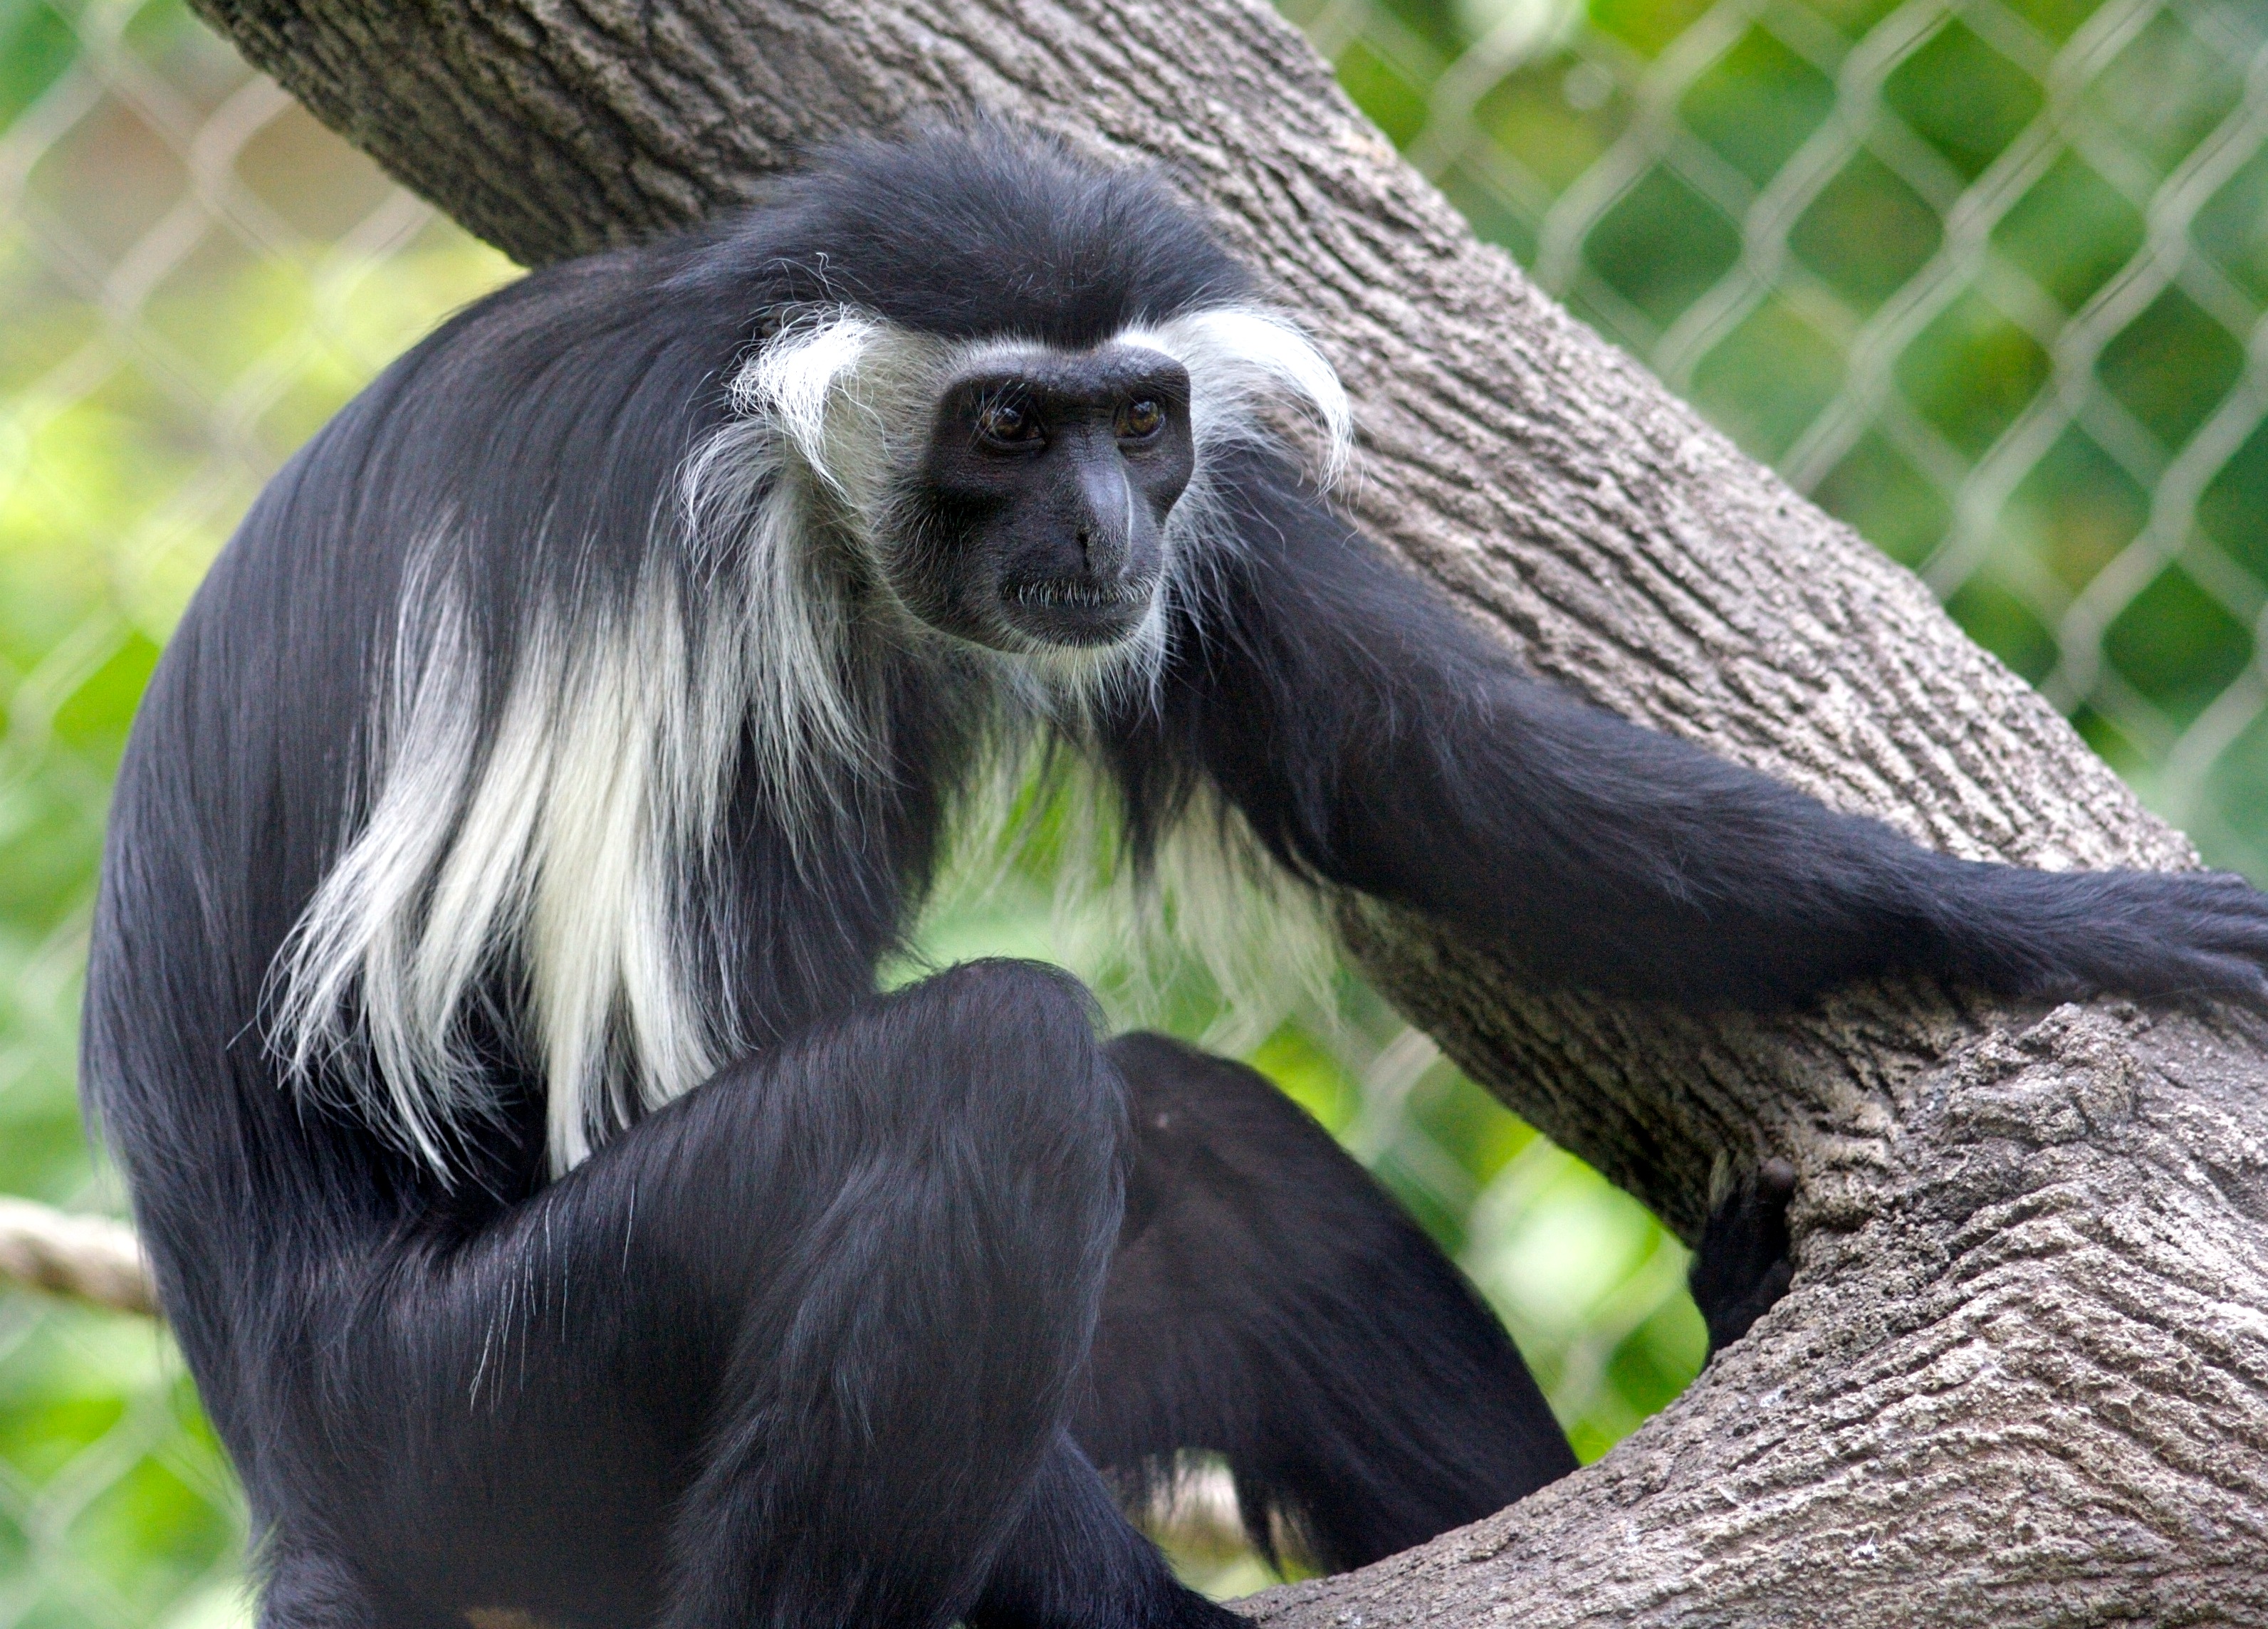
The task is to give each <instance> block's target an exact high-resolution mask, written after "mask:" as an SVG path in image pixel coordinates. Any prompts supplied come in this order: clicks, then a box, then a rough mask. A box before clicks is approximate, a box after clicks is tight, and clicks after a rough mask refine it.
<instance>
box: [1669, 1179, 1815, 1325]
mask: <svg viewBox="0 0 2268 1629" xmlns="http://www.w3.org/2000/svg"><path fill="white" fill-rule="evenodd" d="M1794 1197H1795V1167H1794V1166H1793V1165H1791V1164H1789V1163H1787V1162H1786V1160H1783V1159H1769V1160H1766V1161H1765V1162H1764V1163H1763V1164H1762V1165H1760V1166H1757V1167H1756V1168H1755V1169H1754V1170H1744V1171H1742V1173H1741V1174H1740V1175H1739V1176H1738V1177H1736V1178H1734V1181H1733V1184H1732V1185H1731V1186H1730V1187H1729V1188H1728V1189H1727V1191H1726V1192H1725V1194H1724V1196H1723V1197H1722V1198H1720V1199H1719V1200H1718V1201H1717V1202H1716V1204H1715V1205H1714V1206H1713V1207H1711V1209H1710V1212H1709V1220H1708V1222H1707V1223H1706V1224H1705V1226H1704V1227H1703V1228H1702V1229H1701V1245H1700V1248H1699V1249H1698V1250H1697V1251H1695V1252H1694V1255H1693V1266H1691V1268H1690V1270H1689V1271H1688V1273H1687V1275H1686V1282H1687V1284H1688V1285H1689V1286H1690V1288H1691V1289H1692V1291H1693V1303H1694V1305H1696V1306H1697V1307H1699V1308H1700V1309H1701V1317H1702V1318H1703V1320H1704V1321H1705V1322H1706V1323H1707V1324H1708V1325H1709V1355H1710V1356H1711V1357H1712V1358H1714V1357H1715V1356H1716V1355H1717V1354H1719V1352H1721V1351H1723V1350H1724V1349H1725V1348H1726V1347H1727V1346H1730V1345H1732V1344H1733V1342H1734V1341H1736V1340H1738V1339H1740V1338H1741V1337H1742V1336H1743V1335H1745V1334H1747V1333H1748V1332H1749V1325H1750V1324H1754V1323H1755V1322H1756V1320H1757V1319H1758V1318H1760V1317H1763V1316H1764V1313H1765V1312H1766V1311H1767V1310H1770V1308H1771V1304H1772V1302H1775V1301H1778V1299H1779V1298H1780V1297H1781V1296H1782V1295H1786V1294H1787V1287H1788V1282H1789V1280H1791V1279H1793V1277H1794V1276H1795V1264H1794V1263H1793V1261H1791V1260H1789V1258H1788V1253H1787V1251H1788V1238H1787V1203H1788V1201H1789V1200H1791V1199H1793V1198H1794Z"/></svg>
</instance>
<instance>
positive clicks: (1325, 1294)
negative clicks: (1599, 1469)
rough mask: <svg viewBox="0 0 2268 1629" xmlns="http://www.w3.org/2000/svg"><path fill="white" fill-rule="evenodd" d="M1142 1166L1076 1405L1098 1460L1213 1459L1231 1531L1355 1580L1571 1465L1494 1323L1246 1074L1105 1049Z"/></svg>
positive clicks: (1381, 1195)
mask: <svg viewBox="0 0 2268 1629" xmlns="http://www.w3.org/2000/svg"><path fill="white" fill-rule="evenodd" d="M1109 1050H1110V1054H1111V1056H1112V1057H1113V1058H1114V1059H1115V1060H1116V1061H1117V1063H1118V1066H1119V1068H1121V1069H1122V1070H1123V1072H1124V1074H1125V1075H1126V1079H1127V1085H1128V1091H1129V1097H1130V1105H1131V1108H1132V1116H1133V1126H1134V1140H1135V1149H1136V1161H1135V1168H1134V1174H1133V1176H1132V1178H1131V1179H1130V1185H1129V1187H1128V1190H1127V1215H1126V1222H1125V1226H1124V1229H1123V1233H1122V1235H1121V1242H1120V1245H1119V1251H1118V1255H1117V1258H1116V1261H1115V1262H1114V1263H1113V1264H1112V1267H1111V1273H1110V1280H1109V1284H1108V1288H1107V1289H1106V1291H1105V1293H1104V1298H1103V1311H1102V1318H1101V1324H1099V1325H1098V1326H1097V1330H1096V1335H1095V1346H1094V1357H1093V1359H1092V1361H1091V1375H1092V1382H1091V1384H1090V1387H1089V1393H1088V1396H1087V1398H1086V1399H1085V1400H1084V1401H1083V1402H1082V1403H1081V1405H1080V1409H1079V1413H1078V1414H1077V1415H1076V1416H1075V1417H1074V1420H1073V1427H1072V1428H1073V1431H1074V1433H1075V1434H1076V1435H1077V1436H1078V1439H1079V1443H1080V1445H1081V1446H1082V1447H1083V1448H1085V1449H1086V1451H1087V1453H1088V1454H1089V1455H1090V1456H1091V1457H1093V1458H1094V1461H1095V1463H1096V1464H1101V1465H1104V1466H1107V1467H1111V1468H1126V1469H1134V1468H1136V1467H1138V1466H1139V1465H1140V1464H1142V1463H1143V1462H1144V1461H1145V1460H1151V1461H1154V1460H1155V1459H1156V1458H1157V1457H1160V1456H1164V1455H1169V1454H1171V1453H1172V1452H1174V1451H1175V1449H1211V1450H1213V1451H1216V1452H1219V1453H1220V1454H1222V1455H1224V1456H1226V1458H1227V1460H1228V1462H1229V1465H1230V1467H1231V1469H1232V1470H1233V1472H1234V1474H1235V1477H1236V1483H1237V1492H1238V1497H1239V1500H1240V1501H1241V1504H1242V1506H1243V1508H1244V1513H1245V1520H1246V1524H1247V1526H1248V1528H1249V1529H1251V1530H1253V1532H1254V1536H1255V1537H1256V1539H1258V1540H1260V1541H1262V1542H1263V1544H1264V1543H1265V1542H1266V1541H1267V1538H1268V1535H1269V1523H1268V1512H1269V1511H1270V1509H1274V1510H1277V1511H1279V1512H1281V1513H1282V1514H1284V1515H1287V1516H1289V1517H1291V1518H1292V1522H1293V1523H1294V1524H1295V1527H1296V1530H1298V1531H1299V1532H1300V1535H1301V1537H1302V1538H1303V1539H1304V1541H1305V1543H1306V1545H1307V1546H1309V1547H1311V1548H1312V1550H1313V1551H1314V1559H1315V1560H1317V1561H1318V1562H1321V1563H1322V1564H1323V1565H1325V1566H1328V1567H1355V1566H1359V1565H1361V1564H1363V1563H1365V1562H1366V1561H1371V1560H1374V1559H1377V1558H1378V1557H1380V1556H1382V1555H1388V1554H1391V1553H1393V1552H1395V1551H1397V1550H1403V1549H1407V1548H1408V1547H1409V1546H1410V1545H1415V1544H1421V1543H1423V1542H1424V1541H1425V1540H1426V1539H1428V1538H1431V1537H1433V1536H1434V1535H1436V1534H1437V1533H1441V1532H1444V1531H1447V1530H1448V1529H1450V1528H1453V1527H1457V1526H1461V1525H1462V1524H1463V1523H1467V1522H1471V1521H1476V1520H1477V1519H1478V1518H1480V1517H1482V1516H1484V1515H1489V1514H1490V1513H1491V1512H1492V1511H1495V1510H1499V1509H1501V1508H1503V1507H1505V1506H1506V1505H1508V1504H1510V1503H1512V1502H1513V1501H1514V1500H1516V1499H1519V1498H1520V1497H1521V1496H1522V1495H1523V1494H1526V1493H1532V1492H1534V1491H1535V1489H1536V1488H1538V1487H1541V1486H1543V1484H1544V1483H1546V1482H1549V1481H1550V1480H1552V1479H1554V1478H1557V1477H1559V1476H1562V1475H1564V1474H1565V1473H1566V1472H1567V1471H1572V1470H1573V1469H1574V1468H1575V1457H1574V1455H1573V1453H1572V1451H1571V1450H1570V1449H1569V1448H1568V1446H1567V1440H1566V1437H1565V1435H1563V1434H1562V1433H1561V1431H1560V1429H1559V1426H1558V1424H1557V1421H1556V1420H1553V1418H1552V1417H1551V1413H1550V1409H1549V1408H1547V1407H1546V1406H1545V1405H1544V1402H1543V1394H1542V1393H1541V1392H1540V1391H1537V1389H1536V1386H1535V1381H1534V1380H1533V1379H1532V1378H1531V1377H1530V1376H1529V1375H1528V1369H1527V1366H1526V1365H1525V1364H1524V1363H1523V1362H1522V1361H1521V1358H1520V1354H1519V1353H1518V1352H1516V1351H1515V1350H1514V1349H1513V1345H1512V1342H1511V1340H1510V1339H1508V1338H1507V1337H1506V1334H1505V1332H1504V1330H1503V1327H1502V1326H1501V1325H1500V1324H1499V1323H1498V1322H1497V1319H1496V1317H1495V1315H1494V1314H1493V1313H1491V1311H1490V1310H1489V1309H1488V1307H1487V1306H1486V1305H1485V1304H1484V1303H1483V1302H1482V1301H1481V1300H1480V1298H1479V1296H1478V1295H1476V1294H1475V1293H1474V1291H1473V1289H1472V1288H1471V1286H1469V1284H1467V1283H1466V1281H1465V1280H1464V1279H1463V1278H1462V1276H1461V1275H1460V1274H1459V1273H1458V1272H1457V1270H1456V1268H1455V1267H1454V1266H1452V1265H1451V1264H1450V1262H1449V1261H1448V1259H1447V1258H1446V1257H1444V1256H1443V1255H1442V1254H1441V1252H1440V1250H1439V1249H1437V1248H1436V1247H1435V1245H1434V1244H1433V1243H1432V1240H1431V1239H1429V1238H1427V1237H1426V1236H1425V1233H1424V1232H1423V1231H1421V1230H1420V1229H1418V1226H1417V1224H1416V1223H1415V1222H1411V1221H1410V1218H1409V1217H1408V1216H1407V1215H1405V1214H1403V1211H1402V1210H1401V1208H1400V1207H1399V1206H1397V1205H1396V1204H1395V1202H1394V1200H1392V1199H1391V1198H1390V1197H1388V1195H1387V1193H1386V1192H1384V1191H1383V1190H1382V1189H1381V1188H1380V1187H1379V1186H1378V1185H1377V1184H1376V1183H1375V1182H1374V1181H1373V1179H1372V1178H1371V1177H1370V1175H1369V1173H1368V1172H1366V1171H1365V1170H1363V1169H1362V1168H1361V1166H1359V1165H1358V1164H1357V1163H1355V1162H1354V1161H1353V1160H1352V1159H1351V1158H1349V1157H1348V1156H1347V1155H1346V1154H1345V1153H1344V1151H1343V1150H1342V1149H1341V1148H1339V1147H1338V1145H1337V1143H1335V1142H1333V1141H1331V1139H1330V1136H1329V1134H1327V1133H1326V1132H1325V1131H1324V1130H1323V1129H1322V1127H1321V1126H1318V1125H1316V1124H1315V1123H1314V1120H1312V1119H1309V1118H1308V1117H1307V1114H1306V1113H1305V1112H1302V1111H1301V1110H1300V1108H1299V1106H1298V1105H1297V1104H1293V1103H1292V1101H1291V1100H1290V1099H1289V1098H1287V1097H1285V1096H1284V1095H1283V1094H1282V1093H1281V1092H1279V1091H1278V1090H1276V1089H1275V1088H1274V1087H1273V1086H1271V1085H1270V1084H1269V1083H1268V1082H1267V1081H1266V1080H1265V1079H1263V1077H1262V1076H1261V1075H1258V1074H1256V1072H1254V1071H1253V1070H1251V1069H1248V1068H1245V1067H1244V1066H1242V1065H1241V1064H1236V1063H1230V1062H1226V1061H1225V1060H1221V1059H1218V1058H1213V1057H1209V1056H1207V1055H1206V1054H1204V1053H1200V1052H1197V1051H1195V1050H1193V1049H1191V1048H1189V1047H1186V1046H1182V1045H1180V1044H1179V1043H1177V1042H1175V1041H1171V1040H1168V1039H1166V1038H1163V1037H1160V1036H1155V1035H1129V1036H1124V1037H1122V1038H1119V1039H1117V1040H1116V1041H1114V1042H1112V1043H1111V1045H1110V1049H1109Z"/></svg>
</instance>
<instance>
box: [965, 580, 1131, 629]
mask: <svg viewBox="0 0 2268 1629" xmlns="http://www.w3.org/2000/svg"><path fill="white" fill-rule="evenodd" d="M1157 592H1158V579H1157V578H1156V577H1155V576H1145V577H1129V578H1126V579H1124V580H1123V581H1121V582H1116V583H1098V582H1096V581H1094V579H1093V578H1091V577H1026V578H1023V579H1020V580H1019V581H1015V582H1009V583H1002V584H1001V585H1000V607H1001V609H1002V610H1003V611H1005V613H1007V616H1008V620H1009V622H1010V623H1011V624H1012V625H1013V626H1014V627H1015V628H1016V629H1017V630H1018V631H1019V632H1020V633H1022V634H1024V635H1028V636H1031V637H1035V638H1039V639H1043V640H1046V641H1047V642H1049V643H1050V644H1058V645H1101V644H1109V643H1111V642H1115V641H1117V640H1121V639H1123V638H1125V637H1126V636H1127V635H1129V634H1130V633H1132V632H1133V631H1134V630H1135V628H1136V627H1139V626H1140V625H1141V621H1142V619H1143V618H1144V617H1145V616H1147V615H1148V614H1149V611H1150V602H1151V600H1152V599H1153V598H1156V596H1157Z"/></svg>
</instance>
